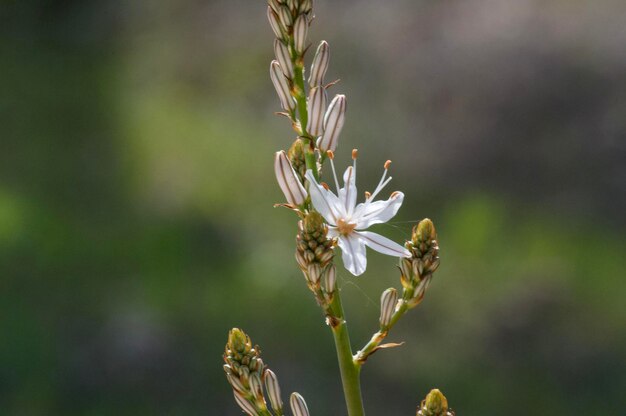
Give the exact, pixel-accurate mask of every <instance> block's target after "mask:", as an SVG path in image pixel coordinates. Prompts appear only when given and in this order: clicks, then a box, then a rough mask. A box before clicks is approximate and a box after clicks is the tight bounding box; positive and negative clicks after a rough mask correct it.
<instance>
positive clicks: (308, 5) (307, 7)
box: [300, 0, 313, 13]
mask: <svg viewBox="0 0 626 416" xmlns="http://www.w3.org/2000/svg"><path fill="white" fill-rule="evenodd" d="M312 9H313V0H301V1H300V13H310V12H311V10H312Z"/></svg>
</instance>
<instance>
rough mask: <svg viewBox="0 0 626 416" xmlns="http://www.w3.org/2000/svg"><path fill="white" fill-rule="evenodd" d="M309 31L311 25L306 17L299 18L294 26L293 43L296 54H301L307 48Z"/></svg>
mask: <svg viewBox="0 0 626 416" xmlns="http://www.w3.org/2000/svg"><path fill="white" fill-rule="evenodd" d="M308 31H309V23H308V22H307V19H306V17H305V16H304V15H300V16H298V18H297V19H296V22H295V23H294V24H293V41H294V46H295V48H296V52H298V53H299V54H301V53H302V52H304V48H305V47H306V39H307V34H308Z"/></svg>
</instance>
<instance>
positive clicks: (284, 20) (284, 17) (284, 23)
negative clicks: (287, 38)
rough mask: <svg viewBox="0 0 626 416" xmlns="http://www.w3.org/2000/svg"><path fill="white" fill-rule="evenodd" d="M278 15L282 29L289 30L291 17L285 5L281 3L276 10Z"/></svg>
mask: <svg viewBox="0 0 626 416" xmlns="http://www.w3.org/2000/svg"><path fill="white" fill-rule="evenodd" d="M278 17H279V18H280V24H281V27H282V29H283V30H284V31H285V32H289V27H290V26H291V25H292V23H293V17H292V15H291V11H290V10H289V7H287V5H284V4H283V5H282V6H280V10H279V11H278Z"/></svg>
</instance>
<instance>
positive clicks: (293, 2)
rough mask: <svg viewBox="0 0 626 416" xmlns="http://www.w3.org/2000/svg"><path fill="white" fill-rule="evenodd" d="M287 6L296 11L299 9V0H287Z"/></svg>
mask: <svg viewBox="0 0 626 416" xmlns="http://www.w3.org/2000/svg"><path fill="white" fill-rule="evenodd" d="M287 6H288V7H289V9H290V10H293V11H296V10H297V9H298V0H287Z"/></svg>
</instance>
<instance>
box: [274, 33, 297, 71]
mask: <svg viewBox="0 0 626 416" xmlns="http://www.w3.org/2000/svg"><path fill="white" fill-rule="evenodd" d="M274 54H275V55H276V60H277V61H278V63H279V64H280V69H282V70H283V74H285V76H286V77H287V78H289V79H293V63H292V62H291V57H290V56H289V49H287V47H286V46H285V45H284V44H283V42H282V41H281V40H279V39H274Z"/></svg>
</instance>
